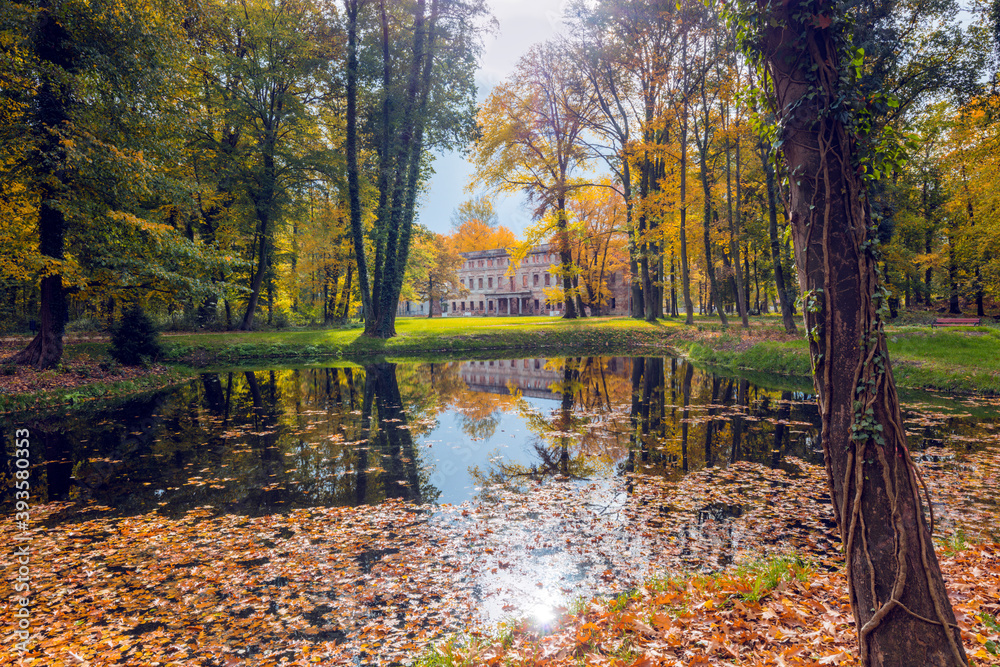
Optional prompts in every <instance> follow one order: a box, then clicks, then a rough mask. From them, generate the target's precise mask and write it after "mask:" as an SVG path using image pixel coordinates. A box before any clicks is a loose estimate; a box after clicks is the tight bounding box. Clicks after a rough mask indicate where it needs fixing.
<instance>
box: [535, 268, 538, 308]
mask: <svg viewBox="0 0 1000 667" xmlns="http://www.w3.org/2000/svg"><path fill="white" fill-rule="evenodd" d="M535 277H536V278H537V277H538V276H535ZM535 310H538V299H535Z"/></svg>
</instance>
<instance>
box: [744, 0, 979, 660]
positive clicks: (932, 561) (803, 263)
mask: <svg viewBox="0 0 1000 667" xmlns="http://www.w3.org/2000/svg"><path fill="white" fill-rule="evenodd" d="M810 7H812V6H811V5H807V4H806V3H805V2H802V1H801V0H791V1H790V2H788V3H787V4H780V3H773V4H764V0H757V2H756V3H754V8H755V10H756V11H762V12H768V14H769V16H767V17H765V20H763V21H762V22H761V25H763V26H766V27H763V28H761V34H760V36H759V37H760V40H761V41H760V48H761V49H762V51H763V54H762V55H763V58H764V61H765V65H766V67H767V69H768V74H769V76H770V79H771V81H772V82H773V88H772V90H773V91H774V95H775V99H774V100H773V105H774V109H775V111H776V113H777V114H778V115H779V117H778V122H779V124H780V126H781V127H782V133H781V136H780V137H779V138H780V139H781V140H782V142H783V146H784V159H785V162H786V165H787V167H788V173H790V174H795V175H796V177H795V178H792V179H790V183H789V189H790V210H791V221H792V230H793V234H794V239H795V254H796V266H797V269H798V276H799V285H800V287H801V290H802V295H803V299H804V308H803V311H804V317H805V321H806V327H807V329H808V330H809V332H810V345H809V347H810V354H811V358H812V362H813V368H814V376H813V377H814V385H815V387H816V393H817V397H818V402H819V411H820V416H821V419H822V431H821V433H822V443H823V452H824V459H825V462H826V469H827V475H828V482H829V485H830V493H831V497H832V500H833V505H834V514H835V516H836V518H837V523H838V525H839V527H840V532H841V539H842V541H843V543H844V554H845V558H846V574H847V580H848V587H849V592H850V599H851V608H852V610H853V612H854V617H855V627H856V628H857V629H858V638H859V649H860V650H859V653H860V656H861V659H862V662H863V663H864V664H865V665H878V666H880V667H911V666H913V665H922V666H924V665H926V666H929V667H942V666H945V665H949V666H953V667H954V666H958V665H963V666H964V665H967V664H968V660H967V658H966V656H965V651H964V649H963V647H962V643H961V642H962V640H961V634H960V632H959V628H958V626H957V624H956V622H955V616H954V613H953V612H952V609H951V603H950V602H949V600H948V596H947V593H946V591H945V587H944V580H943V578H942V576H941V571H940V568H939V566H938V562H937V558H936V556H935V553H934V546H933V543H932V541H931V535H930V531H929V530H928V526H927V523H926V521H925V518H924V511H923V508H922V507H921V501H920V486H919V484H918V481H917V477H916V472H915V469H914V464H913V461H912V459H911V457H910V453H909V451H908V450H907V446H906V435H905V431H904V429H903V423H902V415H901V413H900V408H899V397H898V395H897V394H896V387H895V382H894V381H893V377H892V370H891V367H890V364H889V357H888V350H887V347H886V339H885V335H884V331H883V327H882V322H881V320H880V317H879V315H878V311H879V306H880V305H881V304H880V303H879V300H880V296H879V295H880V290H879V285H878V272H877V267H876V261H877V257H875V256H874V254H873V250H872V249H871V244H869V243H868V240H869V234H870V233H871V232H870V231H869V230H871V229H872V224H871V223H872V220H871V213H870V210H869V208H868V202H867V198H866V191H865V185H864V183H863V182H862V181H861V176H860V175H859V174H858V171H857V170H856V169H855V167H854V158H855V157H856V155H855V154H854V152H855V150H856V148H855V147H856V144H855V137H854V136H853V135H851V134H850V130H849V129H848V128H847V127H845V126H844V124H843V122H842V121H840V120H838V119H839V118H841V114H838V113H832V112H831V109H833V108H835V106H840V105H842V103H843V102H842V100H843V96H844V95H845V94H846V95H850V94H851V92H850V91H849V90H848V91H845V90H842V89H841V88H840V86H841V85H842V84H841V82H842V81H850V77H849V76H848V75H847V74H846V73H844V72H841V71H839V70H838V69H837V67H838V65H837V63H839V62H841V56H840V53H839V50H838V46H841V45H842V44H843V42H842V41H838V39H840V40H842V39H843V38H841V37H840V36H839V35H837V34H836V32H835V29H821V28H819V27H817V21H816V14H815V13H814V12H813V11H812V9H810ZM833 25H834V26H837V25H840V24H839V23H837V21H836V20H835V21H834V24H833ZM844 48H846V46H845V47H844ZM875 245H877V244H875Z"/></svg>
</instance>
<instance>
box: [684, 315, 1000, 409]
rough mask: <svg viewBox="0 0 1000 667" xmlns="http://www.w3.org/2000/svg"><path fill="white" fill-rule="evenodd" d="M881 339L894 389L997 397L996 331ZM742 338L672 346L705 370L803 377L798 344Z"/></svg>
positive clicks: (892, 329)
mask: <svg viewBox="0 0 1000 667" xmlns="http://www.w3.org/2000/svg"><path fill="white" fill-rule="evenodd" d="M753 319H754V318H751V320H753ZM716 326H717V325H716ZM886 334H887V336H888V339H889V359H890V361H891V363H892V368H893V375H894V377H895V379H896V384H897V385H899V386H900V387H906V388H910V389H935V390H941V391H952V392H961V393H987V394H1000V328H998V327H996V326H980V327H968V328H961V329H951V328H947V329H946V328H938V329H933V328H931V327H930V326H924V325H906V326H891V325H890V326H888V327H887V328H886ZM742 336H743V334H742V333H741V332H740V331H739V330H738V329H736V328H734V327H730V328H729V331H728V332H727V333H725V334H723V335H721V336H719V337H718V338H715V339H710V340H704V341H677V342H676V343H675V345H676V346H677V347H679V348H680V349H682V350H684V352H685V354H687V355H688V356H690V357H691V358H693V359H695V360H696V361H699V362H701V363H704V364H708V365H714V366H719V367H723V368H728V369H731V370H734V371H743V370H752V371H759V372H765V373H772V374H779V375H792V376H800V377H809V375H810V363H809V346H808V345H807V344H806V341H805V339H804V338H797V339H794V340H784V341H774V340H764V341H761V342H756V343H755V344H753V345H741V344H740V342H741V340H742Z"/></svg>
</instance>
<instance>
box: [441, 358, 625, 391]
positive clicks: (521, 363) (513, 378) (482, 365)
mask: <svg viewBox="0 0 1000 667" xmlns="http://www.w3.org/2000/svg"><path fill="white" fill-rule="evenodd" d="M622 361H623V360H620V359H608V360H607V364H608V371H610V372H611V373H614V372H616V371H617V370H618V368H619V367H621V368H624V364H623V363H622ZM459 372H460V373H461V375H462V380H464V381H465V384H467V385H468V386H469V389H471V390H472V391H481V392H487V393H490V394H504V395H507V394H510V393H511V388H512V387H517V389H518V390H520V392H521V393H522V394H523V395H525V396H530V397H532V398H548V399H552V400H559V399H560V398H562V393H561V392H556V391H552V389H551V387H552V385H553V384H556V383H558V382H562V381H564V380H565V379H566V377H565V373H564V370H563V366H562V364H558V365H557V364H550V363H549V360H548V359H500V360H494V361H463V362H462V365H461V367H460V371H459Z"/></svg>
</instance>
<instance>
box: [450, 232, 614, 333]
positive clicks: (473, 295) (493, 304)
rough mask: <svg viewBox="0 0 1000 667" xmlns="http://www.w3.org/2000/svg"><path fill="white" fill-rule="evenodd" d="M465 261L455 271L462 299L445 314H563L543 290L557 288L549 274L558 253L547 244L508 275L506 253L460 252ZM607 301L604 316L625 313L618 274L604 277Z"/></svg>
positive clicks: (541, 246)
mask: <svg viewBox="0 0 1000 667" xmlns="http://www.w3.org/2000/svg"><path fill="white" fill-rule="evenodd" d="M461 255H462V257H463V258H464V259H465V262H464V263H463V264H462V267H461V268H460V269H459V270H458V278H459V281H460V282H461V284H462V286H463V287H465V288H466V289H467V290H468V293H467V294H466V295H465V296H464V297H459V298H454V299H451V301H450V302H449V303H448V304H446V310H447V311H448V315H451V316H456V315H457V316H461V315H486V316H489V315H552V316H560V315H562V314H563V304H562V303H549V301H548V299H547V298H546V296H545V289H546V288H553V287H556V286H557V283H558V280H559V278H558V276H557V274H556V273H553V271H554V270H555V269H556V268H557V267H558V266H559V253H558V252H557V250H556V248H555V246H553V245H551V244H543V245H537V246H535V247H534V248H532V249H531V252H530V253H528V255H527V257H525V258H524V261H522V262H521V264H520V265H518V266H517V267H516V268H515V269H514V270H513V271H511V272H510V275H508V271H509V270H510V268H511V259H510V255H509V254H508V253H507V250H505V249H503V248H497V249H495V250H481V251H478V252H463V253H461ZM608 287H609V288H610V290H611V295H612V296H611V298H610V299H609V301H608V304H607V306H608V307H607V308H606V309H605V311H606V314H610V315H620V314H626V313H627V312H628V298H629V297H628V286H627V281H625V280H623V277H622V275H621V273H620V272H617V273H613V274H611V275H610V276H609V278H608Z"/></svg>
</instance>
